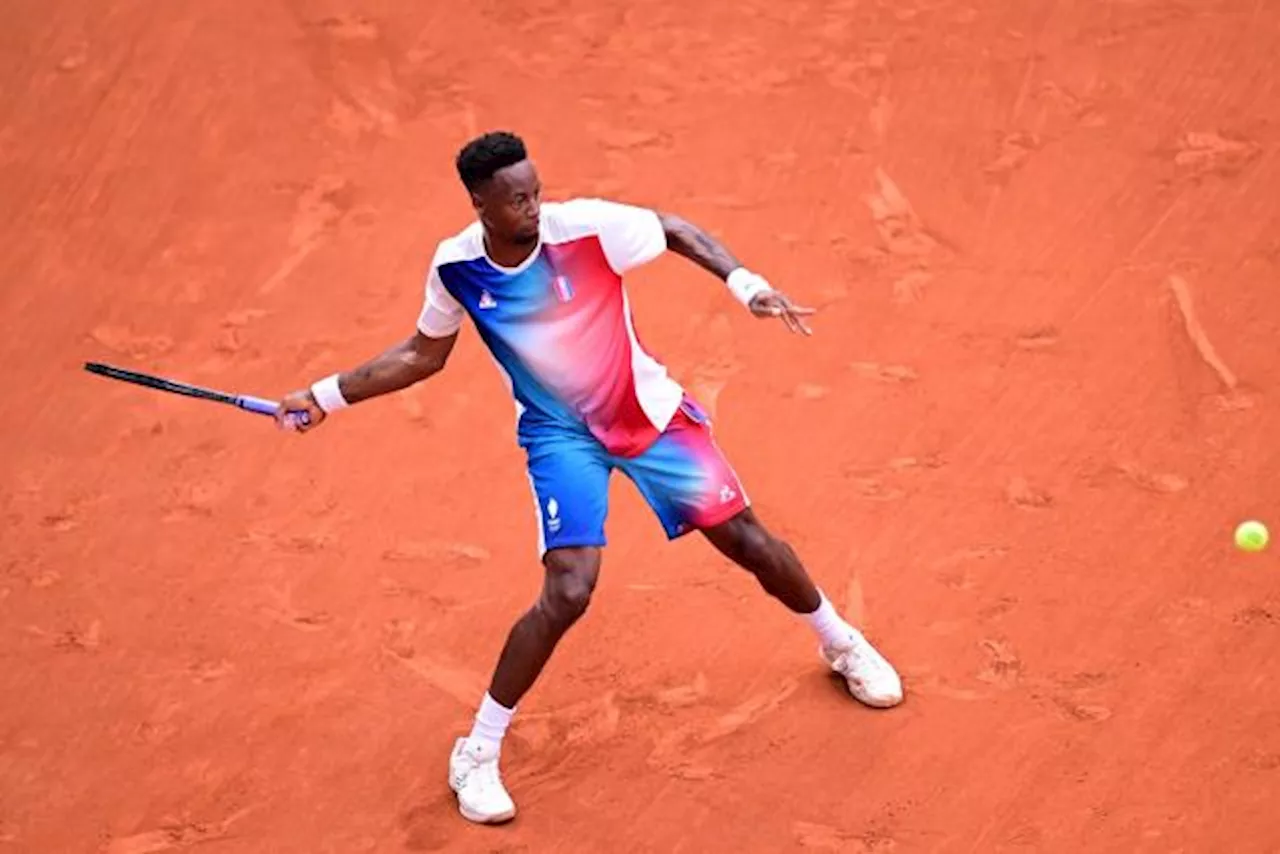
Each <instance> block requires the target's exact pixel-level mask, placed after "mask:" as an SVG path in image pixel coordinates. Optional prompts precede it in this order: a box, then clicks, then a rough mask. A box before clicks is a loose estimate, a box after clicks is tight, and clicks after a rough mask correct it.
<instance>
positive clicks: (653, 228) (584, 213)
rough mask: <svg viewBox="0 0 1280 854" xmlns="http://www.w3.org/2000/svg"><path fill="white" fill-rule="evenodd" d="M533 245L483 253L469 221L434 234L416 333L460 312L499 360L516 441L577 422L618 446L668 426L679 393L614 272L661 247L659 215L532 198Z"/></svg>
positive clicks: (633, 444) (448, 325) (618, 449)
mask: <svg viewBox="0 0 1280 854" xmlns="http://www.w3.org/2000/svg"><path fill="white" fill-rule="evenodd" d="M541 232H542V234H541V245H540V246H539V247H538V249H537V250H536V251H534V252H533V253H532V254H531V255H530V257H529V259H528V260H527V261H526V262H524V263H523V264H522V265H521V266H519V267H516V268H507V267H500V266H498V265H497V264H495V263H494V262H493V261H492V260H491V259H490V258H489V257H488V255H487V253H486V252H485V247H484V232H483V230H482V227H481V225H480V224H479V223H474V224H473V225H472V226H471V227H469V228H467V229H466V230H464V231H462V232H461V233H460V234H458V235H456V236H455V237H452V238H450V239H448V240H445V241H443V242H442V243H441V244H440V247H439V249H438V250H437V252H436V256H435V259H434V261H433V263H432V266H431V273H430V276H429V278H428V283H427V292H426V301H425V304H424V306H423V312H422V315H421V317H420V319H419V323H418V325H419V328H420V329H421V330H422V331H423V333H424V334H427V335H433V336H439V335H442V334H448V333H452V332H454V331H456V330H457V329H458V327H459V326H460V325H461V323H462V320H463V317H464V315H470V316H471V318H472V320H473V321H474V323H475V326H476V329H477V331H478V332H479V334H480V336H481V338H483V339H484V342H485V344H486V345H487V346H488V348H489V351H490V352H491V353H492V354H493V357H494V359H495V360H496V361H497V363H498V366H499V367H500V368H501V369H502V372H503V374H504V375H505V377H506V379H507V381H508V383H509V384H510V387H511V391H512V394H513V395H514V397H515V399H516V405H517V410H518V413H519V432H520V437H521V440H522V441H524V440H527V439H528V438H529V437H532V436H536V435H537V434H538V433H539V432H540V431H541V430H542V429H544V428H561V429H581V428H582V427H585V428H586V429H587V430H588V431H590V433H591V435H593V436H595V437H596V438H597V439H598V440H599V441H600V442H601V443H602V444H603V445H604V447H605V448H606V449H607V450H608V451H609V452H610V453H613V454H616V455H619V456H635V455H637V454H639V453H641V452H642V451H644V449H645V448H647V447H649V445H651V444H652V443H653V442H654V441H655V440H656V439H657V438H658V436H659V435H661V433H662V431H663V430H664V429H666V427H667V424H668V423H669V422H670V421H671V418H672V416H673V415H674V414H675V412H676V410H677V409H678V408H679V406H680V402H681V400H682V398H683V391H682V389H681V388H680V386H679V384H677V383H676V382H675V381H674V380H672V379H671V378H670V377H669V376H668V375H667V371H666V369H665V368H664V367H663V366H662V365H661V364H659V363H658V361H657V360H656V359H654V358H653V357H652V356H650V355H649V354H648V353H647V352H646V351H645V350H644V348H643V347H641V345H640V342H639V341H638V340H637V338H636V333H635V328H634V327H633V325H632V318H631V308H630V305H629V304H628V301H627V293H626V290H625V288H624V287H623V284H622V277H623V275H624V274H625V273H627V272H628V271H629V270H632V269H634V268H635V267H638V266H640V265H641V264H645V263H647V262H649V261H652V260H653V259H655V258H657V257H658V256H659V255H661V254H662V252H664V251H665V250H666V248H667V244H666V236H665V235H664V233H663V229H662V225H661V223H660V222H659V220H658V217H657V214H655V213H654V212H653V211H650V210H646V209H643V208H637V207H632V206H630V205H622V204H617V203H614V202H606V201H601V200H597V199H575V200H573V201H568V202H563V203H546V204H543V205H542V216H541Z"/></svg>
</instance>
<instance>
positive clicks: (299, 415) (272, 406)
mask: <svg viewBox="0 0 1280 854" xmlns="http://www.w3.org/2000/svg"><path fill="white" fill-rule="evenodd" d="M236 404H237V405H238V406H239V407H240V408H241V409H247V410H248V411H250V412H256V413H258V414H259V415H275V414H276V409H278V408H279V405H278V404H277V403H276V402H275V401H273V400H264V399H263V398H261V397H254V396H253V395H251V394H243V395H241V396H240V397H238V398H237V399H236ZM288 418H289V419H290V420H292V421H293V422H295V423H296V424H302V425H307V424H310V423H311V416H309V415H307V413H305V412H303V411H301V410H299V411H296V412H290V413H289V414H288Z"/></svg>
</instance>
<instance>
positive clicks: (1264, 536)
mask: <svg viewBox="0 0 1280 854" xmlns="http://www.w3.org/2000/svg"><path fill="white" fill-rule="evenodd" d="M1270 539H1271V535H1270V534H1269V533H1267V526H1266V525H1264V524H1262V523H1261V522H1258V521H1254V520H1250V521H1248V522H1241V523H1240V524H1239V525H1238V526H1236V546H1238V547H1239V548H1240V549H1242V550H1244V551H1246V552H1260V551H1262V550H1263V549H1265V548H1266V547H1267V542H1268V541H1269V540H1270Z"/></svg>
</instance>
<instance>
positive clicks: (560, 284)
mask: <svg viewBox="0 0 1280 854" xmlns="http://www.w3.org/2000/svg"><path fill="white" fill-rule="evenodd" d="M551 286H552V287H553V288H554V289H555V292H556V299H558V300H560V302H568V301H569V300H571V299H573V284H572V283H571V282H570V281H569V277H568V276H556V277H555V279H553V280H552V283H551Z"/></svg>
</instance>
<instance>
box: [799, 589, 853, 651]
mask: <svg viewBox="0 0 1280 854" xmlns="http://www.w3.org/2000/svg"><path fill="white" fill-rule="evenodd" d="M818 595H819V596H820V597H821V598H822V601H821V602H819V603H818V609H817V610H816V611H814V612H812V613H810V614H805V615H803V616H804V619H805V622H807V623H808V624H809V625H810V626H811V627H812V628H813V630H814V632H816V633H817V635H818V637H819V639H821V641H822V645H823V646H829V647H839V648H843V647H847V646H848V645H849V641H850V640H851V639H852V637H853V626H851V625H849V624H848V623H847V622H845V620H844V618H843V617H841V616H840V615H839V614H838V613H836V607H835V606H834V605H832V604H831V600H830V599H828V598H827V594H825V593H823V592H822V591H821V590H819V591H818Z"/></svg>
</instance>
